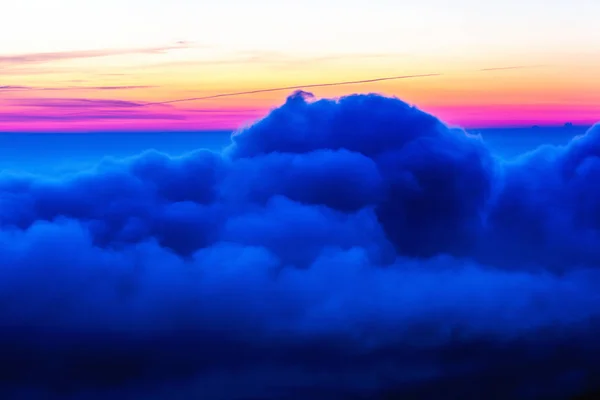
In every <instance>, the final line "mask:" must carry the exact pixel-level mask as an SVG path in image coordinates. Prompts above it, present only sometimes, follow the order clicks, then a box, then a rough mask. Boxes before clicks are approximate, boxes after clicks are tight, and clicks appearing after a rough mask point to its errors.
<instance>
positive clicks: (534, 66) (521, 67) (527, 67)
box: [479, 65, 548, 71]
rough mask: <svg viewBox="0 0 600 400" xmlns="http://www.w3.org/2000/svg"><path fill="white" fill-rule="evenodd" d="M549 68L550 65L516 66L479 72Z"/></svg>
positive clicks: (483, 69) (486, 69)
mask: <svg viewBox="0 0 600 400" xmlns="http://www.w3.org/2000/svg"><path fill="white" fill-rule="evenodd" d="M543 67H548V65H514V66H510V67H495V68H482V69H480V70H479V71H504V70H511V69H530V68H543Z"/></svg>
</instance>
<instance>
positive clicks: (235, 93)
mask: <svg viewBox="0 0 600 400" xmlns="http://www.w3.org/2000/svg"><path fill="white" fill-rule="evenodd" d="M536 67H540V66H539V65H532V66H526V65H518V66H509V67H495V68H483V69H479V70H478V71H479V72H486V71H501V70H513V69H523V68H536ZM442 75H445V74H442V73H431V74H418V75H398V76H386V77H382V78H371V79H361V80H356V81H342V82H328V83H312V84H308V85H294V86H285V87H277V88H268V89H255V90H248V91H244V92H232V93H220V94H213V95H209V96H200V97H190V98H186V99H176V100H166V101H158V102H153V103H144V104H141V105H142V106H152V105H161V104H173V103H183V102H188V101H197V100H208V99H216V98H219V97H233V96H244V95H249V94H256V93H267V92H279V91H282V90H295V89H309V88H316V87H327V86H343V85H359V84H363V83H372V82H381V81H392V80H399V79H417V78H430V77H437V76H442Z"/></svg>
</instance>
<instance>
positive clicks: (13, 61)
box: [0, 42, 191, 67]
mask: <svg viewBox="0 0 600 400" xmlns="http://www.w3.org/2000/svg"><path fill="white" fill-rule="evenodd" d="M190 46H191V44H190V43H187V42H178V43H176V44H174V45H170V46H161V47H144V48H128V49H101V50H74V51H58V52H46V53H28V54H15V55H0V67H12V66H19V65H23V64H42V63H48V62H55V61H65V60H76V59H85V58H99V57H113V56H122V55H131V54H162V53H166V52H168V51H171V50H179V49H185V48H189V47H190Z"/></svg>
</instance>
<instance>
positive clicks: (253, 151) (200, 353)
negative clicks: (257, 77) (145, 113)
mask: <svg viewBox="0 0 600 400" xmlns="http://www.w3.org/2000/svg"><path fill="white" fill-rule="evenodd" d="M599 143H600V127H595V128H592V129H591V130H590V131H589V132H588V133H587V134H586V135H585V136H583V137H582V138H579V139H576V140H573V141H572V142H571V143H570V144H569V145H567V146H565V147H550V146H547V147H544V148H540V149H538V150H537V151H535V152H532V153H530V154H527V155H524V156H522V157H521V158H519V159H518V160H516V161H511V162H507V161H504V160H501V159H497V158H495V157H494V156H492V155H491V154H490V152H489V151H488V149H487V147H486V145H485V143H484V142H482V140H481V139H480V138H479V137H474V136H471V135H468V134H466V133H464V132H462V131H460V130H457V129H449V128H447V127H446V126H445V125H444V124H443V123H442V122H440V121H439V120H438V119H436V118H435V117H433V116H431V115H429V114H426V113H424V112H422V111H420V110H418V109H416V108H414V107H412V106H410V105H408V104H406V103H404V102H402V101H400V100H398V99H392V98H384V97H380V96H377V95H354V96H349V97H344V98H341V99H339V100H326V99H325V100H316V99H314V98H310V97H309V96H308V95H307V94H305V93H299V94H296V95H292V96H290V97H289V98H288V100H287V101H286V103H285V104H284V105H282V106H281V107H279V108H277V109H275V110H273V111H272V112H271V113H270V114H269V115H267V116H265V117H264V118H263V119H261V120H259V121H257V122H256V123H255V124H253V125H252V126H250V127H248V128H245V129H243V130H241V131H239V132H236V133H235V134H234V135H233V136H232V143H231V145H230V146H229V147H228V148H227V149H226V150H225V151H224V152H222V153H214V152H210V151H204V150H198V151H195V152H192V153H190V154H187V155H185V156H182V157H176V158H172V157H168V156H166V155H164V154H161V153H157V152H153V151H150V152H146V153H143V154H140V155H139V156H136V157H133V158H130V159H127V160H120V161H119V160H110V159H107V160H105V161H104V162H102V163H101V164H99V165H98V166H96V167H95V168H94V169H92V170H88V171H82V172H81V173H78V174H74V175H69V176H64V177H54V178H42V177H36V176H29V175H14V174H13V175H9V174H6V173H5V174H3V175H1V176H0V193H1V194H2V195H1V196H0V260H2V268H0V323H2V326H4V327H6V328H5V329H4V330H3V334H2V335H1V336H0V352H1V354H2V355H3V361H2V364H0V394H2V395H3V398H10V396H13V397H16V396H17V395H20V396H23V397H26V396H29V398H31V397H32V396H33V397H35V396H37V397H43V398H50V399H51V398H53V397H52V396H54V397H55V398H57V399H58V398H64V396H67V395H68V396H71V397H72V398H81V399H96V398H98V399H100V398H106V397H107V396H111V397H113V398H144V399H160V398H198V397H202V398H203V399H248V398H261V399H292V398H298V395H299V394H300V396H301V397H302V398H313V399H334V398H407V397H408V396H413V398H419V399H437V398H440V396H442V395H443V397H444V398H449V396H455V398H460V399H482V398H492V397H493V396H495V398H511V399H520V398H524V399H533V398H541V396H543V395H548V396H549V395H554V396H556V395H558V396H563V395H564V396H567V395H569V394H571V393H576V392H577V391H578V390H582V389H583V388H585V386H586V384H587V383H588V381H590V380H591V379H593V378H594V377H595V375H594V374H597V373H598V372H600V371H598V367H597V358H598V356H599V355H600V354H599V351H600V349H599V348H598V345H597V335H598V333H600V326H599V325H598V321H599V320H598V316H599V315H600V290H599V289H600V272H599V271H598V269H597V264H598V257H599V256H600V243H598V242H599V241H600V237H599V236H598V234H597V232H598V229H599V228H600V213H599V212H598V207H597V204H599V201H600V198H599V196H600V195H599V193H600V192H599V191H598V190H597V179H598V174H599V173H600V164H599V161H598V160H599V158H598V154H599V152H600V145H599ZM231 382H235V384H231ZM361 396H362V397H361ZM394 396H396V397H394Z"/></svg>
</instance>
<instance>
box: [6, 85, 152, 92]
mask: <svg viewBox="0 0 600 400" xmlns="http://www.w3.org/2000/svg"><path fill="white" fill-rule="evenodd" d="M157 87H158V86H153V85H122V86H119V85H118V86H63V87H38V86H22V85H21V86H20V85H17V86H0V92H1V91H76V90H85V91H89V90H136V89H152V88H157Z"/></svg>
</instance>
